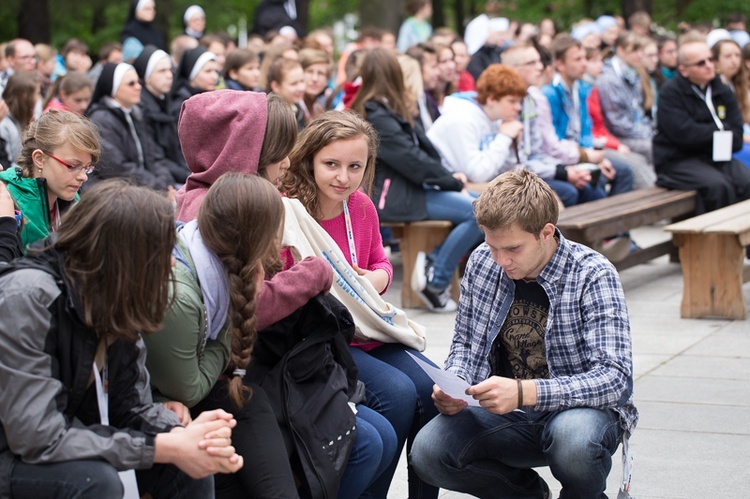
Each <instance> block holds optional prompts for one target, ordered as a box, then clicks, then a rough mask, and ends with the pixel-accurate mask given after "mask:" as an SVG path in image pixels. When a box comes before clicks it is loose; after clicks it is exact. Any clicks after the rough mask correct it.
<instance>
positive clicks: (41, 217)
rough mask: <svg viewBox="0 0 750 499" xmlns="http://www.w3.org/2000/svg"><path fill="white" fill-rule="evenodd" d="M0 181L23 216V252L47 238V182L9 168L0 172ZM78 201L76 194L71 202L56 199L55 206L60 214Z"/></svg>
mask: <svg viewBox="0 0 750 499" xmlns="http://www.w3.org/2000/svg"><path fill="white" fill-rule="evenodd" d="M0 181H2V182H4V183H5V185H6V186H7V187H8V191H9V192H10V195H11V197H12V198H13V201H15V202H16V206H18V210H19V211H20V212H21V214H22V215H23V229H22V230H21V244H22V246H23V250H24V252H25V251H26V250H27V248H28V246H29V245H30V244H31V243H34V242H36V241H39V240H40V239H44V238H46V237H47V236H49V233H50V220H49V200H48V198H47V182H46V180H45V179H43V178H27V177H24V176H22V175H21V168H20V167H16V168H9V169H7V170H4V171H2V172H0ZM77 201H78V194H76V197H75V199H73V201H64V200H62V199H58V201H57V206H58V207H59V209H60V213H61V214H62V213H64V212H65V210H66V209H67V208H68V207H69V206H70V205H71V204H73V203H75V202H77Z"/></svg>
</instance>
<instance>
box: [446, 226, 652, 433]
mask: <svg viewBox="0 0 750 499" xmlns="http://www.w3.org/2000/svg"><path fill="white" fill-rule="evenodd" d="M556 237H557V238H558V241H559V244H558V247H557V250H556V251H555V253H554V254H553V256H552V259H551V260H550V261H549V262H548V263H547V265H546V266H545V267H544V269H543V270H542V272H541V273H540V274H539V276H538V277H537V279H536V281H537V282H538V283H539V284H540V285H541V286H542V288H543V289H544V291H545V293H547V296H548V297H549V302H550V307H549V316H548V319H547V326H546V332H545V338H544V341H545V350H546V357H547V364H548V366H549V379H535V380H534V382H535V383H536V388H537V404H536V406H535V408H536V409H537V410H540V411H553V410H560V409H567V408H572V407H593V408H600V409H604V408H612V409H614V410H615V411H617V413H618V414H619V415H620V423H621V425H622V427H623V428H624V429H625V430H627V431H630V432H632V431H633V429H634V428H635V425H636V422H637V421H638V411H637V410H636V408H635V406H634V405H633V358H632V346H631V335H630V321H629V319H628V310H627V306H626V304H625V296H624V294H623V291H622V286H621V284H620V279H619V277H618V275H617V271H616V270H615V268H614V267H613V266H612V264H611V263H609V261H608V260H607V259H606V258H604V257H603V256H601V255H600V254H599V253H597V252H595V251H594V250H592V249H590V248H588V247H586V246H583V245H580V244H577V243H574V242H571V241H568V240H566V239H565V238H564V237H563V236H562V235H561V234H560V232H559V231H556ZM514 291H515V288H514V283H513V281H512V279H510V278H509V277H508V276H507V275H506V274H505V273H504V272H503V271H502V269H501V267H500V266H499V265H497V264H496V263H495V262H494V261H493V260H492V256H491V254H490V250H489V247H488V246H487V244H486V243H485V244H482V245H481V246H479V248H477V249H476V250H475V251H474V252H473V253H472V255H471V257H470V258H469V262H468V265H467V267H466V274H465V276H464V278H463V280H462V282H461V299H460V302H459V305H458V313H457V315H456V326H455V331H454V336H453V343H452V344H451V349H450V353H449V355H448V358H447V359H446V361H445V369H446V370H448V371H451V372H453V373H455V374H458V375H459V376H461V377H462V378H464V379H466V380H467V381H468V382H469V383H470V384H476V383H479V382H481V381H483V380H485V379H486V378H488V377H489V376H490V361H489V355H490V354H491V346H492V342H493V341H494V340H495V337H496V336H497V334H498V333H499V331H500V327H501V326H502V324H503V322H504V321H505V318H506V316H507V314H508V310H509V309H510V306H511V304H512V303H513V297H514Z"/></svg>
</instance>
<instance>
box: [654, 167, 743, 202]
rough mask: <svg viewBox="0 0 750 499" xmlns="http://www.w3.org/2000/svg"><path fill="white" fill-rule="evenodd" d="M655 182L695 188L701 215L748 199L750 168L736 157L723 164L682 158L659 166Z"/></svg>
mask: <svg viewBox="0 0 750 499" xmlns="http://www.w3.org/2000/svg"><path fill="white" fill-rule="evenodd" d="M656 185H658V186H661V187H666V188H668V189H681V190H687V191H690V190H695V191H697V192H698V203H697V205H696V214H697V215H700V214H702V213H706V212H709V211H714V210H718V209H719V208H724V207H725V206H729V205H732V204H734V203H737V202H739V201H744V200H746V199H750V168H748V167H747V166H745V165H744V164H743V163H742V162H740V161H738V160H736V159H733V160H732V161H727V162H724V163H706V162H704V161H701V160H700V159H685V160H682V161H677V162H674V163H669V164H666V165H662V166H661V167H660V168H658V178H657V180H656Z"/></svg>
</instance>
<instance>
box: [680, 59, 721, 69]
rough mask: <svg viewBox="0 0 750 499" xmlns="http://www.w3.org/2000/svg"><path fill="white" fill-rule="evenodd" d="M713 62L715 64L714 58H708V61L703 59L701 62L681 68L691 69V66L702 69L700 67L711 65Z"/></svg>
mask: <svg viewBox="0 0 750 499" xmlns="http://www.w3.org/2000/svg"><path fill="white" fill-rule="evenodd" d="M714 62H715V61H714V58H713V57H709V58H708V59H703V60H702V61H698V62H693V63H691V64H683V66H685V67H686V68H691V67H693V66H696V67H699V68H702V67H705V66H707V65H708V64H709V63H711V64H713V63H714Z"/></svg>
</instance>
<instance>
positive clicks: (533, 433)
mask: <svg viewBox="0 0 750 499" xmlns="http://www.w3.org/2000/svg"><path fill="white" fill-rule="evenodd" d="M621 437H622V429H621V428H620V425H619V422H618V416H617V414H616V413H615V412H614V411H612V410H609V409H606V410H602V409H592V408H574V409H567V410H563V411H553V412H537V411H535V410H533V409H532V408H529V407H527V408H525V412H517V411H514V412H511V413H508V414H504V415H502V416H499V415H497V414H492V413H490V412H489V411H487V410H486V409H484V408H482V407H469V408H467V409H464V410H463V411H461V412H459V413H458V414H456V415H454V416H445V415H443V414H441V415H440V416H438V417H436V418H435V419H433V420H432V421H431V422H430V423H429V424H428V425H427V426H425V427H424V428H423V429H422V431H421V432H419V435H417V438H416V440H415V442H414V445H413V446H412V451H411V456H410V458H411V463H412V465H413V466H414V468H415V469H416V471H417V473H418V474H419V475H420V476H421V477H422V479H423V480H425V481H426V482H428V483H432V484H434V485H437V486H439V487H442V488H445V489H450V490H457V491H461V492H466V493H469V494H472V495H475V496H477V497H492V498H495V499H505V498H525V499H529V498H540V499H541V498H543V497H544V485H543V481H542V479H541V478H540V477H539V475H538V474H537V473H536V471H534V470H532V469H531V468H534V467H539V466H549V467H550V470H551V471H552V474H553V475H554V476H555V478H556V479H557V480H559V481H560V483H561V484H562V492H561V493H560V499H573V498H575V499H594V498H596V499H599V498H602V497H606V496H605V495H604V491H605V490H606V488H607V475H609V471H610V469H611V467H612V454H614V452H615V450H617V446H618V444H619V442H620V439H621Z"/></svg>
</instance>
